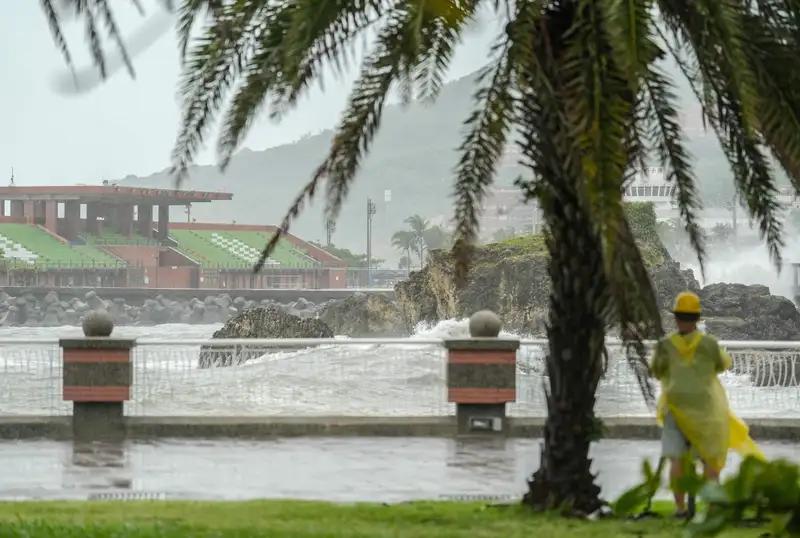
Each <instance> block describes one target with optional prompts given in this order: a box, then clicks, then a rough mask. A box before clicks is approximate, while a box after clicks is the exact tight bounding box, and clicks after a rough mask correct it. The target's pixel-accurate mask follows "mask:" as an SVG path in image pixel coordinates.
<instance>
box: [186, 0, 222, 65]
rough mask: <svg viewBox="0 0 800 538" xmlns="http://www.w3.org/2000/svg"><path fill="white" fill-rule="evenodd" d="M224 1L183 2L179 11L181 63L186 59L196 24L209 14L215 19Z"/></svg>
mask: <svg viewBox="0 0 800 538" xmlns="http://www.w3.org/2000/svg"><path fill="white" fill-rule="evenodd" d="M223 1H224V0H182V1H181V5H180V8H179V9H178V22H177V27H176V30H177V34H178V51H179V53H180V58H181V61H184V60H185V59H186V50H187V48H188V46H189V41H190V40H191V38H192V28H193V27H194V25H195V22H197V20H198V19H199V18H200V17H201V16H202V15H204V14H205V13H207V12H210V13H213V14H214V16H215V17H217V16H219V13H220V11H221V9H222V7H223Z"/></svg>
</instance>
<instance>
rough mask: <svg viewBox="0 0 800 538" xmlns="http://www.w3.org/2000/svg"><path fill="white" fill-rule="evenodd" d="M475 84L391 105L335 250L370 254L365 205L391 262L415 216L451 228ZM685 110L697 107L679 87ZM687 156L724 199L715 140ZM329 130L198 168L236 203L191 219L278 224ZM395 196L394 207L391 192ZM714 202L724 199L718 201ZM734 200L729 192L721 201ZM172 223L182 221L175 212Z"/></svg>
mask: <svg viewBox="0 0 800 538" xmlns="http://www.w3.org/2000/svg"><path fill="white" fill-rule="evenodd" d="M475 80H476V79H475V76H474V75H472V76H468V77H465V78H462V79H460V80H457V81H454V82H451V83H450V84H448V85H447V86H445V88H444V89H443V91H442V94H441V96H440V97H439V99H438V100H437V101H436V102H435V103H433V104H427V103H419V102H415V103H412V104H410V105H409V106H408V107H402V106H388V107H386V111H385V114H384V119H383V123H382V127H381V130H380V132H379V134H378V136H377V137H376V140H375V143H374V145H373V147H372V150H371V151H370V154H369V156H368V157H367V158H366V159H365V160H364V163H363V165H362V167H361V171H360V173H359V175H358V177H357V179H356V181H355V182H354V184H353V186H352V188H351V190H350V195H349V197H348V201H347V202H346V203H345V205H344V207H343V209H342V212H341V215H340V217H339V220H338V222H337V230H336V233H335V234H334V241H335V243H336V244H337V245H338V246H341V247H346V248H350V249H352V250H354V251H358V252H363V251H365V243H366V200H367V198H368V197H371V198H372V199H373V200H374V201H375V202H376V204H377V215H376V216H375V218H374V224H373V237H374V239H373V250H374V252H375V255H376V256H377V257H380V258H385V259H390V260H393V259H396V258H397V253H395V252H394V251H393V250H392V249H391V246H390V244H389V238H390V237H391V234H392V233H393V232H395V231H397V230H398V229H401V228H403V227H404V224H403V220H404V219H405V218H407V217H408V216H410V215H412V214H420V215H422V216H424V217H427V218H437V217H442V218H446V219H449V218H450V216H451V214H452V204H451V199H450V193H451V191H452V183H453V169H454V166H455V164H456V162H457V160H458V153H457V148H458V146H459V145H460V143H461V140H462V138H463V121H464V119H465V118H466V117H467V116H468V115H469V113H470V111H471V110H472V108H473V106H474V101H473V94H474V92H475V89H476V87H475ZM680 98H681V100H682V101H683V102H684V103H687V102H688V99H689V98H690V97H689V95H688V92H687V91H686V90H685V88H681V91H680ZM685 110H686V111H687V114H686V122H687V123H688V124H690V125H692V126H695V127H697V126H698V125H699V114H698V110H699V108H698V107H697V106H696V105H694V106H689V107H688V108H686V109H685ZM691 134H692V140H691V141H690V149H692V150H693V153H694V154H695V155H698V156H701V157H702V159H699V160H698V169H697V170H698V176H699V177H700V178H701V179H703V180H704V184H707V185H708V186H709V187H712V189H715V190H719V189H720V188H722V189H723V191H724V188H725V187H724V186H723V185H724V184H729V182H727V181H719V179H721V178H720V176H721V175H729V172H728V169H727V165H726V164H725V161H724V159H723V157H722V154H721V153H720V151H719V149H718V146H717V145H716V142H714V141H713V140H712V138H711V137H710V135H705V134H702V133H699V132H698V131H697V130H696V129H695V130H693V131H692V132H691ZM331 136H332V133H331V131H326V132H323V133H321V134H318V135H315V136H310V137H307V138H305V139H303V140H300V141H298V142H295V143H292V144H287V145H283V146H278V147H274V148H269V149H265V150H263V151H252V150H247V149H245V150H242V151H241V152H239V153H238V154H237V155H236V156H235V157H234V159H233V160H232V161H231V163H230V166H229V167H228V169H227V170H226V172H225V173H224V174H223V173H221V172H220V170H219V169H218V168H217V167H216V166H196V167H194V168H192V170H191V179H190V180H189V181H188V182H187V184H186V185H185V188H193V189H198V190H225V191H230V192H233V193H234V198H233V200H232V201H231V202H215V203H212V204H196V205H195V206H194V207H193V208H192V217H193V218H197V220H198V221H200V220H208V221H218V222H231V221H232V220H235V221H236V222H238V223H248V224H276V223H278V222H279V220H280V218H281V217H282V216H283V214H284V211H285V210H286V208H287V207H288V205H289V203H290V202H291V200H292V199H293V198H294V197H295V196H296V194H297V193H298V192H299V190H300V188H301V187H302V186H303V185H304V184H305V182H306V181H307V180H308V179H309V178H310V177H311V174H312V172H313V170H314V169H315V167H316V166H317V165H318V164H319V163H320V162H321V161H322V159H323V158H324V156H325V154H326V151H327V149H328V147H329V144H330V141H331ZM523 173H524V171H523V169H522V168H521V167H519V166H518V165H517V164H516V163H514V162H513V160H509V162H506V163H504V165H503V166H502V167H501V169H500V171H499V173H498V178H497V182H498V184H499V185H510V184H512V183H513V180H514V179H515V178H516V177H518V176H519V175H520V174H523ZM122 184H127V185H141V186H152V187H167V188H169V187H171V185H172V179H171V178H170V177H169V174H168V173H167V172H166V171H162V172H159V173H156V174H153V175H151V176H147V177H142V178H138V177H134V176H128V177H126V178H125V179H124V180H123V181H122ZM386 190H390V191H391V201H390V202H388V203H387V202H385V201H384V192H385V191H386ZM714 195H715V197H716V196H717V193H714ZM720 196H722V197H723V198H724V197H725V196H727V194H725V193H724V192H723V193H722V194H721V195H720ZM322 206H323V203H322V201H321V200H319V201H317V202H316V203H315V204H314V205H313V206H312V207H309V208H307V210H306V211H305V212H304V214H303V216H301V218H300V219H299V220H298V221H296V223H295V224H294V227H293V228H292V231H293V232H294V233H296V234H297V235H299V236H301V237H303V238H305V239H308V240H316V241H319V240H322V239H324V237H325V227H324V221H323V217H322ZM173 218H175V219H181V218H185V214H183V212H176V213H175V214H174V215H173Z"/></svg>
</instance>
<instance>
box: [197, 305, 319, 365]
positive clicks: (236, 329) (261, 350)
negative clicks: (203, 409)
mask: <svg viewBox="0 0 800 538" xmlns="http://www.w3.org/2000/svg"><path fill="white" fill-rule="evenodd" d="M332 337H333V331H332V330H331V328H330V327H328V326H327V325H326V324H325V323H324V322H322V321H320V320H319V319H315V318H300V317H298V316H294V315H292V314H289V313H287V312H285V311H284V310H283V309H281V308H278V307H275V306H268V307H266V308H252V309H248V310H245V311H244V312H242V313H240V314H238V315H236V316H234V317H233V318H231V319H229V320H228V321H227V322H226V323H225V325H224V326H223V327H222V328H221V329H219V330H218V331H216V332H215V333H214V335H213V336H212V338H219V339H226V338H332ZM296 347H297V346H294V345H292V344H288V345H287V346H280V347H274V346H273V347H267V346H264V347H258V346H253V345H247V346H242V345H231V346H203V348H202V349H201V350H200V357H199V359H198V366H199V367H200V368H211V367H216V366H235V365H238V364H242V363H244V362H246V361H248V360H252V359H255V358H258V357H261V356H263V355H264V354H266V353H269V352H271V351H276V350H285V349H287V348H288V349H294V348H296Z"/></svg>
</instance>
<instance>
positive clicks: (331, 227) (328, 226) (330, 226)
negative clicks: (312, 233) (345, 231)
mask: <svg viewBox="0 0 800 538" xmlns="http://www.w3.org/2000/svg"><path fill="white" fill-rule="evenodd" d="M335 231H336V222H334V220H333V219H327V220H326V221H325V233H326V234H327V242H326V246H328V247H330V246H332V245H333V233H334V232H335Z"/></svg>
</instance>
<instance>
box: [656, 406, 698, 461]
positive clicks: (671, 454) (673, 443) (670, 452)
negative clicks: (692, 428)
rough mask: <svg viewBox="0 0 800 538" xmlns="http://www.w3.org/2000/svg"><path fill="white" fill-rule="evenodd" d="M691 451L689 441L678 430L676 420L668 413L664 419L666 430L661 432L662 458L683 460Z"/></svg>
mask: <svg viewBox="0 0 800 538" xmlns="http://www.w3.org/2000/svg"><path fill="white" fill-rule="evenodd" d="M690 449H691V445H690V444H689V441H688V440H687V439H686V436H684V435H683V432H682V431H681V430H680V428H678V425H677V424H676V423H675V419H674V418H672V415H671V414H669V413H667V416H666V417H664V428H663V429H662V430H661V456H662V457H664V458H669V459H681V458H682V457H683V456H684V455H685V454H686V453H687V452H689V451H690Z"/></svg>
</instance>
